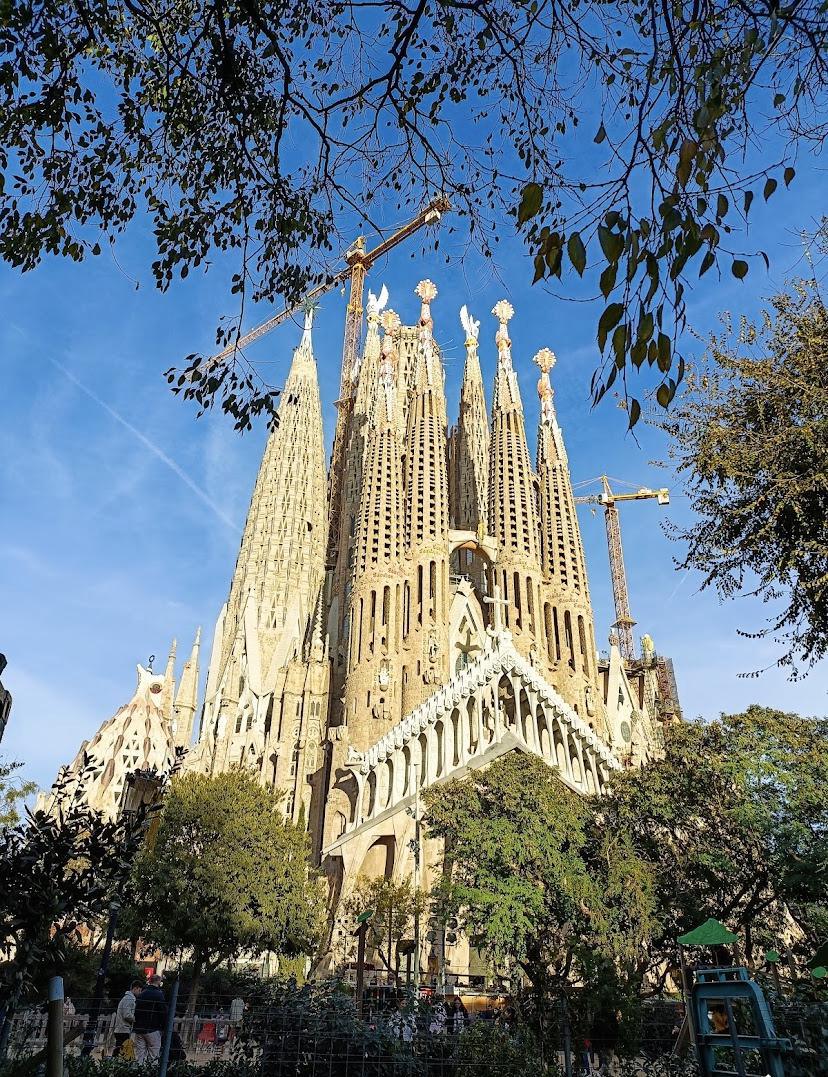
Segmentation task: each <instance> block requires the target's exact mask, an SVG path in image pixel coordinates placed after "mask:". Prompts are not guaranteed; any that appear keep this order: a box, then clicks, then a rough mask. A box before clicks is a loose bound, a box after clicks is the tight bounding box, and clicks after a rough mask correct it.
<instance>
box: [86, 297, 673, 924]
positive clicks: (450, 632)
mask: <svg viewBox="0 0 828 1077" xmlns="http://www.w3.org/2000/svg"><path fill="white" fill-rule="evenodd" d="M416 294H417V297H418V299H419V303H420V314H419V318H418V319H417V321H416V324H414V325H403V324H401V320H400V318H399V317H398V316H397V314H395V313H394V312H393V311H391V310H389V309H386V303H387V293H386V292H385V289H383V291H382V293H381V295H380V297H376V296H374V295H371V294H370V293H369V300H368V304H367V330H366V335H365V341H364V346H363V348H362V351H361V354H360V355H359V357H358V360H357V361H356V362H355V363H354V365H353V368H352V369H350V370H346V371H343V376H342V387H341V392H340V399H339V400H338V401H337V405H336V406H337V426H336V433H335V451H334V459H335V460H336V461H337V464H336V466H334V467H331V468H329V467H328V466H327V463H326V455H325V447H324V438H323V422H322V404H321V399H320V392H319V382H318V376H317V368H316V361H315V358H314V354H313V343H312V328H311V319H310V316H308V317H307V319H306V324H305V329H304V332H303V335H302V339H301V342H300V344H299V346H298V348H297V349H296V351H295V352H294V355H293V361H292V364H291V368H290V372H289V375H288V378H287V381H286V384H285V386H284V390H283V393H282V400H281V405H280V408H279V420H278V423H277V424H276V425H275V427H274V429H273V430H272V432H271V433H270V436H269V439H268V442H267V446H266V449H265V452H264V456H263V459H262V462H261V466H260V468H259V473H258V476H257V479H256V483H255V487H254V489H253V495H252V498H251V502H250V508H249V511H248V515H247V520H246V523H245V527H244V532H243V536H242V541H241V547H240V550H239V555H238V559H237V561H236V565H235V570H234V572H233V578H232V582H231V585H230V591H229V595H228V598H227V602H226V604H225V605H224V607H223V608H222V610H221V613H220V615H219V618H218V621H217V624H216V627H215V632H214V634H213V639H212V650H211V655H210V661H209V670H208V675H207V684H206V689H205V694H204V699H203V703H202V705H201V708H200V712H201V720H200V728H199V731H198V737H197V740H196V742H195V744H194V745H192V746H191V747H190V749H189V752H188V754H187V757H186V760H185V766H187V767H192V768H196V769H198V770H200V771H202V772H204V773H208V774H213V773H219V772H222V771H225V770H227V769H229V768H233V767H244V768H247V769H250V770H252V771H253V772H255V773H256V774H257V775H258V776H259V778H260V780H261V781H262V782H263V783H264V784H265V785H267V786H269V787H271V788H273V789H275V790H279V791H281V792H283V794H284V796H283V800H282V805H283V810H284V812H285V814H286V815H287V816H288V817H289V818H291V819H293V820H294V821H296V822H301V823H303V824H304V825H305V826H307V828H308V829H309V831H310V833H311V835H312V842H313V848H314V854H315V856H316V858H317V859H318V862H319V863H320V864H321V865H322V867H323V869H324V870H325V872H326V874H327V876H328V879H329V883H330V888H331V898H332V906H334V905H335V904H336V901H337V900H338V899H339V898H341V897H342V896H343V895H344V894H345V893H346V892H347V891H348V889H349V888H350V886H352V885H353V883H354V882H355V880H356V879H357V878H358V877H359V875H360V874H363V873H367V874H371V875H386V876H388V877H395V878H402V877H408V876H410V875H411V874H412V870H413V863H412V850H411V839H412V836H413V833H412V827H413V820H412V817H411V816H412V813H411V811H410V809H411V807H412V805H413V803H414V801H415V800H416V799H417V798H418V796H419V792H420V790H422V789H423V788H425V787H428V786H430V785H432V784H433V783H436V782H442V781H445V780H447V779H449V778H451V777H460V776H462V775H464V774H467V773H469V772H470V771H471V770H473V769H475V768H478V767H483V766H486V765H487V764H488V763H489V762H490V761H492V760H493V759H496V758H497V757H498V756H500V755H502V754H503V753H505V752H509V751H523V752H530V753H533V754H535V755H538V756H539V757H541V758H542V759H544V760H545V761H546V762H547V763H548V764H549V766H550V767H553V768H555V769H556V770H557V772H558V774H559V776H560V779H561V781H562V782H564V783H565V784H566V785H568V786H569V787H570V788H572V789H573V790H575V791H577V792H580V793H585V794H586V793H594V792H600V790H601V788H602V787H603V785H604V783H605V782H606V780H607V776H608V775H609V773H610V772H611V771H612V770H614V769H617V768H619V767H621V766H623V765H629V764H635V763H636V762H640V760H641V759H643V758H644V757H646V756H647V755H648V754H649V753H651V752H653V751H656V750H657V745H658V741H659V738H660V732H661V728H662V724H663V723H664V722H666V721H670V720H673V719H674V718H675V717H676V716H677V715H678V704H677V701H676V699H675V694H676V693H675V684H674V681H672V679H671V677H667V676H665V669H666V668H667V667H665V664H664V660H662V659H659V658H657V656H656V655H655V651H654V649H653V647H652V643H651V641H649V638H648V637H645V638H644V641H643V642H644V647H643V651H642V657H641V659H640V660H636V662H634V663H629V662H625V661H624V660H623V659H622V658H621V655H620V653H619V650H618V647H617V645H615V644H614V643H612V642H611V645H610V648H609V653H608V654H607V655H604V656H601V655H599V654H598V651H597V648H596V642H595V625H594V618H593V612H592V605H591V601H590V594H589V585H588V577H587V570H586V563H585V559H584V551H583V546H582V542H581V535H580V530H579V526H578V520H577V516H576V507H575V501H574V497H573V493H572V486H571V482H570V475H569V465H568V460H567V455H566V449H565V446H564V440H563V435H562V432H561V428H560V425H559V423H558V419H557V415H556V411H555V404H554V391H553V388H552V382H551V371H552V368H553V366H554V363H555V356H554V355H553V353H552V352H551V351H549V350H548V349H546V348H544V349H542V350H541V351H540V352H538V354H537V355H536V356H535V357H534V362H535V364H536V365H537V367H538V373H539V377H538V380H537V392H538V395H539V398H540V419H539V425H538V430H537V449H536V455H535V460H534V465H533V462H532V459H531V457H530V450H529V443H528V438H527V433H526V429H525V423H524V413H523V405H522V399H521V390H520V385H519V382H518V376H517V372H516V369H515V365H514V361H513V356H512V345H511V341H510V338H509V323H510V321H511V319H512V317H513V315H514V311H513V309H512V307H511V305H510V304H509V303H508V302H506V301H501V302H499V303H498V304H497V305H496V306H495V308H494V310H493V312H492V313H493V315H494V322H493V323H492V329H493V330H494V334H493V335H494V348H495V349H496V353H497V367H496V373H495V379H494V385H493V388H492V402H491V409H490V410H489V409H487V406H486V395H485V391H484V384H483V377H482V373H481V365H480V360H479V355H478V352H479V348H480V347H481V343H480V341H479V329H480V323H479V322H478V321H475V320H474V319H473V318H472V316H471V315H470V314H469V312H468V311H467V310H466V308H465V307H464V308H463V310H462V311H461V323H462V326H463V329H464V332H465V351H466V358H465V367H464V372H463V381H462V387H461V392H460V410H459V416H458V419H457V422H456V424H455V425H453V426H451V427H450V425H449V422H448V416H447V409H446V396H445V385H444V381H445V374H444V367H443V363H442V357H441V352H440V347H439V344H438V340H437V334H436V333H435V326H434V321H433V316H432V309H431V308H432V304H433V303H434V302H435V300H436V298H437V289H436V288H435V286H434V285H433V284H432V282H431V281H428V280H424V281H421V282H420V283H419V285H418V286H417V288H416ZM190 661H191V667H190V670H189V673H188V674H187V679H186V680H187V685H188V687H187V688H186V690H183V689H181V688H179V693H178V695H173V687H172V681H171V680H170V677H171V674H169V673H168V676H167V677H165V678H163V679H162V680H163V685H162V688H161V689H159V690H158V692H157V693H156V695H157V696H158V706H157V707H156V711H157V713H153V715H151V716H143V711H142V710H141V707H142V706H143V702H142V701H144V700H145V699H146V698H147V693H148V692H151V691H152V686H151V685H149V682H148V680H147V674H146V671H142V672H141V678H142V679H141V680H140V682H139V692H138V695H137V696H136V698H135V699H134V700H133V702H132V704H130V705H128V707H127V708H126V710H127V711H128V712H130V714H132V713H133V712H134V714H138V715H139V716H143V717H141V720H142V721H143V722H144V726H143V728H144V730H145V731H146V737H145V740H144V742H143V743H144V744H145V747H146V752H147V754H148V753H149V751H150V747H151V746H154V750H155V748H157V750H158V751H161V754H164V751H172V750H173V749H174V745H175V744H176V743H177V744H182V745H185V746H186V745H189V744H190V737H191V733H192V728H193V716H194V714H195V711H196V709H197V707H196V700H195V694H194V689H193V687H192V684H193V677H195V679H196V681H197V672H198V671H197V665H198V650H197V647H196V649H195V650H194V653H193V655H192V656H191V660H190ZM168 682H169V683H168ZM182 683H183V681H182ZM179 696H180V700H181V702H180V703H179ZM182 706H183V707H184V708H185V709H184V710H181V709H180V708H181V707H182ZM177 707H178V708H179V709H176V708H177ZM122 711H124V708H122ZM119 716H120V717H119ZM130 722H132V723H133V725H134V722H135V717H134V715H133V717H129V715H126V714H123V713H122V712H119V715H116V716H115V718H114V719H111V720H110V723H109V724H107V725H105V726H104V727H103V728H102V730H101V731H100V733H99V734H98V736H97V738H96V739H95V740H94V741H93V742H92V743H91V745H90V746H89V748H90V749H91V748H93V747H94V748H95V750H96V751H97V750H101V751H104V750H105V751H111V753H112V757H113V758H114V759H115V760H116V761H115V763H114V770H113V773H112V774H111V775H110V777H109V784H112V783H113V782H114V783H115V786H117V784H118V782H119V781H120V782H121V784H122V782H123V776H122V775H121V776H118V775H117V774H116V773H115V772H116V771H118V770H119V768H122V766H123V765H127V764H126V763H124V762H123V761H122V760H121V756H122V755H123V752H121V748H120V747H116V741H117V743H118V745H122V744H123V743H125V740H124V738H126V737H127V736H128V734H127V729H128V728H132V727H131V726H130V725H129V723H130ZM113 738H114V739H113ZM119 738H121V739H119ZM104 740H105V742H106V743H105V744H104ZM130 743H132V742H131V741H130ZM162 745H163V746H164V747H163V748H162V747H159V746H162ZM119 752H120V753H121V754H120V755H119V754H118V753H119ZM133 754H135V753H133ZM138 754H140V752H139V753H138ZM156 754H157V751H156ZM131 758H132V756H130V760H131ZM127 762H128V761H127ZM130 765H131V764H130ZM438 857H439V851H435V850H431V852H429V851H428V849H427V850H426V861H428V860H429V859H434V858H438ZM426 868H427V864H426Z"/></svg>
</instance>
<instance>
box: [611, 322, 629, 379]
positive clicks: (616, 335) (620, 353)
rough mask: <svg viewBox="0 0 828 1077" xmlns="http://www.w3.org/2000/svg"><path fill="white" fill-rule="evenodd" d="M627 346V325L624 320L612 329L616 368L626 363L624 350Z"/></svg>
mask: <svg viewBox="0 0 828 1077" xmlns="http://www.w3.org/2000/svg"><path fill="white" fill-rule="evenodd" d="M626 347H627V327H626V325H625V324H624V322H622V323H621V324H620V325H617V326H616V327H615V329H613V331H612V350H613V352H614V354H615V366H616V368H619V367H622V366H623V365H624V350H625V349H626Z"/></svg>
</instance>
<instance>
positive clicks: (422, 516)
mask: <svg viewBox="0 0 828 1077" xmlns="http://www.w3.org/2000/svg"><path fill="white" fill-rule="evenodd" d="M415 292H416V294H417V295H418V296H419V297H420V300H421V302H422V308H421V312H420V322H419V340H418V342H417V351H416V356H415V363H414V368H413V371H412V389H413V392H412V395H411V398H410V402H409V407H408V423H407V431H406V442H407V482H406V504H405V508H406V515H405V534H406V549H407V554H408V557H409V558H410V568H409V572H410V573H411V576H410V579H409V581H408V589H407V594H406V600H405V601H404V603H403V606H404V613H403V633H404V639H405V640H406V641H407V645H408V648H409V652H410V662H409V663H407V664H406V667H405V670H404V675H403V679H404V682H405V684H404V688H403V710H404V711H406V712H407V711H408V710H410V709H411V708H412V707H414V706H416V705H417V704H418V703H419V702H420V701H421V700H422V699H423V698H425V696H426V695H427V694H428V692H429V691H431V690H432V689H430V688H429V687H428V686H429V685H432V684H434V683H440V682H441V680H442V679H443V678H444V676H445V670H446V668H447V662H448V655H447V652H448V639H447V616H448V604H449V593H448V583H449V579H448V576H449V558H448V532H449V492H448V456H447V446H446V434H447V431H446V398H445V391H444V386H443V367H442V363H441V361H440V353H439V350H438V348H437V344H436V342H435V340H434V337H433V334H432V330H433V322H432V318H431V303H432V302H433V300H434V299H436V297H437V288H436V287H435V285H434V284H433V283H432V282H431V281H430V280H422V281H420V283H419V284H418V285H417V288H416V289H415Z"/></svg>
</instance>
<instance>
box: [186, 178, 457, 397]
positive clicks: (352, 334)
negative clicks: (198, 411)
mask: <svg viewBox="0 0 828 1077" xmlns="http://www.w3.org/2000/svg"><path fill="white" fill-rule="evenodd" d="M450 208H451V207H450V205H449V201H448V199H447V198H445V197H444V196H440V197H439V198H435V199H434V200H433V201H432V202H430V203H429V204H428V205H427V206H426V208H425V209H424V210H423V211H422V212H421V213H418V214H417V216H416V217H415V218H414V219H413V220H411V221H409V222H408V224H406V225H403V227H402V228H399V229H397V231H396V232H393V233H392V234H391V235H390V236H388V238H387V239H383V240H382V241H381V242H380V243H378V244H377V246H376V247H374V249H373V250H370V251H366V250H365V237H364V236H360V237H359V239H357V241H356V243H354V245H353V246H352V247H351V248H350V249H349V250H348V251H347V253H346V254H345V263H346V265H345V268H344V269H342V270H340V271H339V272H338V273H334V275H333V276H332V277H330V278H329V279H328V280H326V281H323V282H322V284H318V285H317V286H316V287H315V288H312V289H311V290H310V291H309V292H308V293H307V294H306V295H305V296H304V297H303V298H302V299H300V300H299V302H298V303H295V304H294V305H293V306H290V307H285V309H284V310H282V311H280V312H279V313H278V314H276V315H274V316H273V317H272V318H268V320H267V321H266V322H263V323H262V324H261V325H259V326H256V328H255V329H251V330H250V332H249V333H245V334H244V336H242V337H239V339H238V340H237V341H234V342H233V343H232V344H228V346H227V347H226V348H225V349H224V350H223V351H220V352H219V353H218V355H214V356H212V358H210V359H208V360H207V361H206V363H204V364H203V365H202V366H201V368H200V369H201V370H210V369H211V368H212V367H214V366H216V365H217V364H218V363H220V362H221V361H222V360H223V359H227V358H228V357H229V356H231V355H234V354H235V353H236V352H237V351H240V350H241V349H242V348H246V347H247V345H248V344H252V343H253V341H254V340H258V339H259V338H260V337H263V336H265V335H266V334H267V333H269V332H270V331H271V329H275V328H276V326H277V325H281V324H282V322H284V321H286V320H287V319H288V318H290V317H291V315H293V314H296V313H297V312H298V311H300V310H302V309H305V308H306V307H307V306H308V304H310V303H314V302H315V301H316V300H317V299H319V298H320V297H321V296H323V295H324V294H325V293H326V292H329V291H330V290H331V289H332V288H336V287H337V285H339V284H342V283H344V282H345V281H346V280H348V279H349V278H350V281H351V287H350V295H349V300H348V314H347V316H346V322H345V347H344V349H343V360H345V359H347V358H351V360H353V356H354V355H355V354H356V346H357V342H358V340H359V333H360V327H361V322H362V297H363V289H364V286H365V274H366V273H367V272H368V270H369V269H370V268H371V266H372V265H373V264H374V262H376V261H377V259H379V258H381V257H382V256H383V255H384V254H388V252H389V251H391V250H393V249H394V247H396V246H397V244H398V243H401V242H402V241H403V240H404V239H408V237H409V236H410V235H413V234H414V232H417V231H419V229H420V228H422V227H423V226H424V225H427V224H437V223H438V222H439V220H440V218H441V216H442V214H443V213H445V212H446V211H447V210H448V209H450ZM352 353H353V354H352ZM352 365H353V362H352V361H351V364H350V365H346V364H345V363H344V362H343V367H342V370H343V379H344V378H346V377H347V373H348V371H350V369H351V366H352ZM343 384H344V382H343Z"/></svg>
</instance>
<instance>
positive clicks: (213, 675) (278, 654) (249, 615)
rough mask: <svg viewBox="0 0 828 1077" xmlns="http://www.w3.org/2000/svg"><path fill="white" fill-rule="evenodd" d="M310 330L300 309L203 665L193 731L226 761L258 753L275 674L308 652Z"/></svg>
mask: <svg viewBox="0 0 828 1077" xmlns="http://www.w3.org/2000/svg"><path fill="white" fill-rule="evenodd" d="M311 325H312V311H310V310H309V311H308V312H307V314H306V317H305V328H304V332H303V333H302V339H301V342H300V344H299V347H298V348H297V349H296V350H295V352H294V354H293V362H292V363H291V367H290V372H289V374H288V377H287V381H286V382H285V387H284V389H283V391H282V401H281V404H280V406H279V412H278V417H277V422H276V424H275V426H274V429H273V430H272V431H271V434H270V437H269V438H268V442H267V447H266V448H265V453H264V458H263V460H262V463H261V467H260V468H259V474H258V477H257V479H256V485H255V488H254V490H253V496H252V498H251V501H250V508H249V510H248V513H247V521H246V523H245V527H244V533H243V537H242V545H241V550H240V552H239V557H238V560H237V562H236V568H235V572H234V573H233V580H232V583H231V585H230V597H229V599H228V602H227V609H226V612H225V613H224V615H223V623H222V628H221V644H220V648H219V650H218V651H216V649H215V648H214V650H213V654H212V656H211V660H210V677H209V684H210V686H211V689H212V690H213V692H214V695H213V696H212V698H210V697H208V698H207V699H206V700H205V720H204V722H203V723H202V731H204V730H207V731H208V732H209V731H211V735H213V736H215V737H216V738H217V740H219V741H221V743H222V749H221V750H222V752H223V753H224V755H225V756H227V758H234V757H235V756H236V754H237V751H238V750H239V749H240V748H241V747H242V745H243V746H244V751H246V752H250V753H251V754H252V755H255V753H256V751H257V750H258V748H257V745H256V744H255V743H254V741H255V735H256V732H257V730H258V731H259V732H260V733H261V732H262V730H263V727H264V725H265V723H266V714H267V709H268V705H269V703H270V700H271V699H272V693H273V691H274V686H275V684H276V681H277V679H278V676H277V671H278V670H279V669H280V668H282V667H284V665H285V664H286V663H287V662H288V661H289V660H290V659H291V658H293V657H295V656H296V655H301V653H302V652H303V650H306V649H307V648H308V647H309V646H310V637H311V632H312V621H313V615H314V612H315V610H316V608H317V602H318V597H319V591H320V588H321V587H322V584H323V581H324V574H325V546H326V532H327V520H326V504H327V499H326V476H325V448H324V441H323V433H322V408H321V402H320V398H319V383H318V379H317V373H316V362H315V360H314V356H313V343H312V333H311ZM245 708H246V713H245V715H244V717H243V720H240V719H239V711H240V710H244V709H245ZM237 727H238V728H237ZM236 734H238V735H239V741H238V743H236V741H235V739H234V738H235V736H236ZM228 753H229V755H228ZM225 761H226V760H225ZM246 761H247V760H245V762H246ZM222 765H224V764H223V762H222V760H221V759H215V760H214V761H213V766H218V767H220V766H222Z"/></svg>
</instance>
